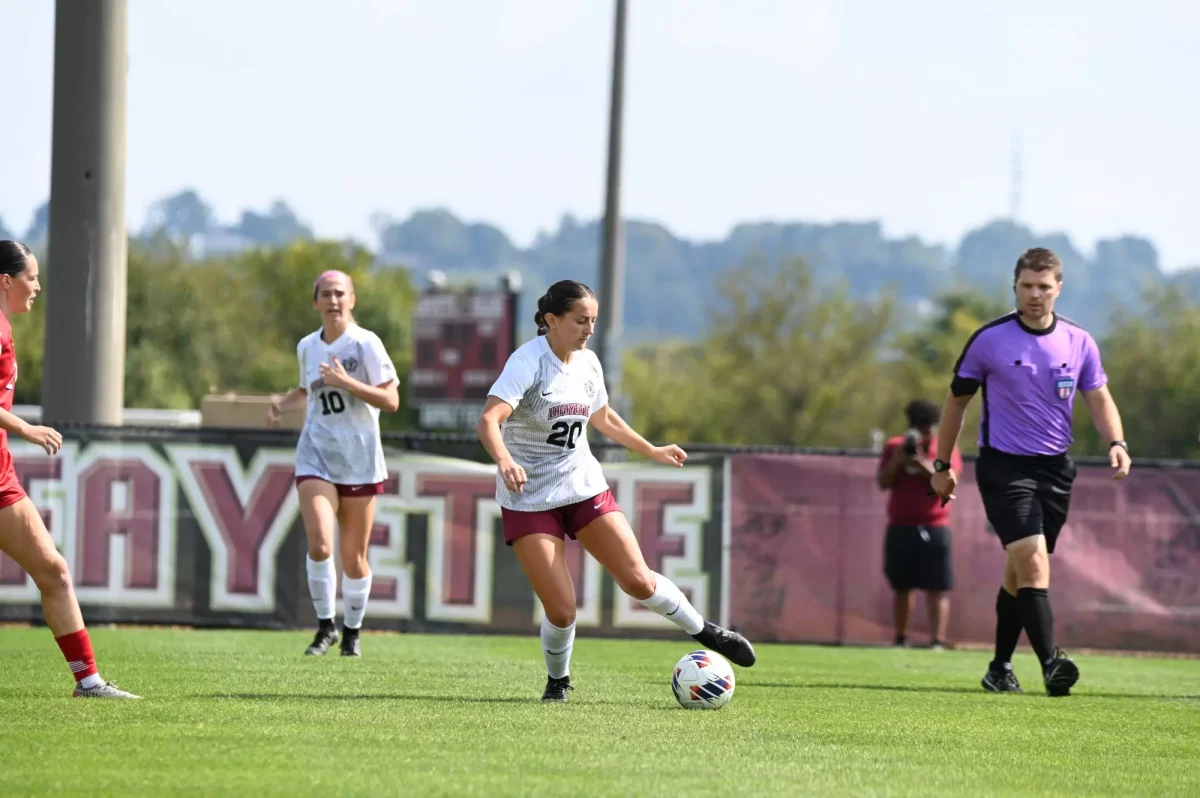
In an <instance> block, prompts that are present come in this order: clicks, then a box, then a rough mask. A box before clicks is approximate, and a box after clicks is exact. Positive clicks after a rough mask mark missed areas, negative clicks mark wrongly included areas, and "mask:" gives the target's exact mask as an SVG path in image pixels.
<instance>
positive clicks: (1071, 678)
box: [1042, 648, 1079, 698]
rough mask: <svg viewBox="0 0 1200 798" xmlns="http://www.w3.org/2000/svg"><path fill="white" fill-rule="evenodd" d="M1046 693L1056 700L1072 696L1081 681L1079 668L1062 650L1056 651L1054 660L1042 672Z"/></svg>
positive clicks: (1057, 649)
mask: <svg viewBox="0 0 1200 798" xmlns="http://www.w3.org/2000/svg"><path fill="white" fill-rule="evenodd" d="M1042 675H1043V678H1044V680H1045V682H1046V692H1047V693H1049V694H1050V695H1052V696H1054V697H1055V698H1058V697H1061V696H1067V695H1070V694H1071V688H1072V687H1074V686H1075V683H1076V682H1078V681H1079V666H1078V665H1076V664H1075V660H1073V659H1071V658H1070V657H1068V656H1067V654H1066V652H1065V651H1063V650H1062V649H1061V648H1056V649H1054V659H1053V660H1051V662H1050V664H1049V665H1047V666H1046V667H1045V668H1044V669H1043V671H1042Z"/></svg>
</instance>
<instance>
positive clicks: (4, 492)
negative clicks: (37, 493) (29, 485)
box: [0, 451, 25, 510]
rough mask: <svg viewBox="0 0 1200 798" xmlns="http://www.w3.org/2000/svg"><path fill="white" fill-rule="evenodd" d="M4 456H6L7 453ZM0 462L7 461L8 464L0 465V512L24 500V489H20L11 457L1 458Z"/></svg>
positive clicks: (19, 482) (19, 481)
mask: <svg viewBox="0 0 1200 798" xmlns="http://www.w3.org/2000/svg"><path fill="white" fill-rule="evenodd" d="M4 454H5V455H8V452H7V451H6V452H4ZM2 460H7V461H8V463H7V464H6V465H0V510H3V509H4V508H5V507H12V506H13V505H14V504H16V503H17V502H19V501H21V499H24V498H25V489H24V488H23V487H21V480H19V479H17V469H15V468H13V461H12V456H11V455H9V456H6V457H3V458H2Z"/></svg>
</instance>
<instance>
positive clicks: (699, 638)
mask: <svg viewBox="0 0 1200 798" xmlns="http://www.w3.org/2000/svg"><path fill="white" fill-rule="evenodd" d="M692 639H693V640H695V641H696V642H697V643H699V644H700V645H702V646H704V647H705V648H710V649H712V650H713V651H715V652H717V653H718V654H720V655H721V656H722V657H724V658H725V659H727V660H729V661H730V662H732V663H733V664H734V665H740V666H742V667H743V668H749V667H750V666H752V665H753V664H754V663H755V662H756V661H757V660H758V655H756V654H755V653H754V646H752V645H750V641H749V640H747V639H746V638H744V637H742V636H741V635H740V634H738V633H737V632H731V631H729V630H728V629H722V628H721V627H719V626H717V625H716V624H715V623H712V622H710V621H705V622H704V628H703V629H701V630H700V631H699V633H697V634H694V635H692Z"/></svg>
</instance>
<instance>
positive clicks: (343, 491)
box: [296, 474, 383, 496]
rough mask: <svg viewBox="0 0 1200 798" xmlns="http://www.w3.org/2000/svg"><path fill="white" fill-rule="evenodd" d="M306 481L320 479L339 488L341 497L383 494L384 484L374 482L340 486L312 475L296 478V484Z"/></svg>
mask: <svg viewBox="0 0 1200 798" xmlns="http://www.w3.org/2000/svg"><path fill="white" fill-rule="evenodd" d="M306 479H318V480H320V481H321V482H328V483H329V484H330V485H333V486H334V487H335V488H337V492H338V495H339V496H378V495H380V494H381V493H383V483H382V482H372V483H368V484H366V485H338V484H336V483H334V482H329V480H327V479H322V478H321V477H314V476H312V475H311V474H310V475H307V476H303V477H296V484H297V485H299V484H300V483H301V482H303V481H305V480H306Z"/></svg>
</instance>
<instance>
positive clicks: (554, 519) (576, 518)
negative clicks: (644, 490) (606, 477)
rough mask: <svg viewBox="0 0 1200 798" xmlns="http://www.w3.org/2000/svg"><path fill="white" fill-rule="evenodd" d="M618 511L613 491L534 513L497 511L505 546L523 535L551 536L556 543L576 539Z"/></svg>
mask: <svg viewBox="0 0 1200 798" xmlns="http://www.w3.org/2000/svg"><path fill="white" fill-rule="evenodd" d="M619 512H621V507H620V505H618V504H617V500H616V499H614V498H613V495H612V491H610V490H606V491H604V492H603V493H601V494H599V495H597V496H593V497H592V498H590V499H584V500H583V501H581V502H575V503H574V504H567V505H563V506H562V507H555V508H554V509H553V510H537V511H535V512H529V511H523V510H510V509H508V508H507V507H501V508H500V515H501V517H502V518H503V519H504V543H505V545H507V546H511V545H512V544H513V541H514V540H516V539H517V538H523V537H525V536H526V535H538V534H541V535H553V536H554V537H556V538H558V539H559V540H563V539H564V538H570V539H571V540H574V539H575V534H576V533H577V532H578V531H579V530H581V529H583V528H584V527H586V526H587V525H588V524H590V523H592V522H593V521H595V520H596V519H597V518H599V517H600V516H602V515H608V514H609V513H619Z"/></svg>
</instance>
